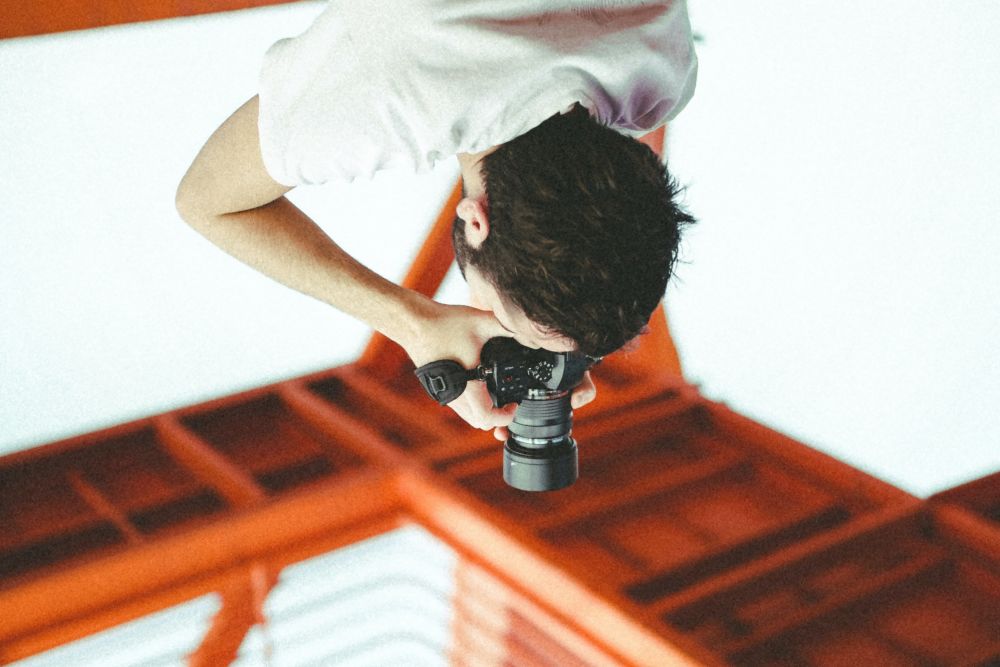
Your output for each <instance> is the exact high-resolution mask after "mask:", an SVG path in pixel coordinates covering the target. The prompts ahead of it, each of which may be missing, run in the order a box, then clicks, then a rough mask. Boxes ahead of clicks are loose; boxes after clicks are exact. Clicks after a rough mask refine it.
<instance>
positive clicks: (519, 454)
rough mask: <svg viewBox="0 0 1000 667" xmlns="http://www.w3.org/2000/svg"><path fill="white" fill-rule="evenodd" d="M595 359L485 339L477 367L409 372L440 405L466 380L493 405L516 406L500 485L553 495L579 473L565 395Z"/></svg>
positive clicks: (440, 364) (439, 365)
mask: <svg viewBox="0 0 1000 667" xmlns="http://www.w3.org/2000/svg"><path fill="white" fill-rule="evenodd" d="M597 361H599V359H595V358H593V357H588V356H586V355H584V354H581V353H579V352H550V351H549V350H534V349H531V348H528V347H524V346H523V345H521V344H520V343H518V342H517V341H515V340H514V339H513V338H491V339H490V340H488V341H486V344H485V345H483V349H482V351H481V352H480V365H479V366H478V367H477V368H474V369H471V370H466V369H464V368H462V367H461V366H460V365H459V364H458V363H457V362H455V361H451V360H448V359H442V360H439V361H433V362H431V363H429V364H425V365H424V366H421V367H420V368H418V369H416V371H415V372H416V375H417V378H419V379H420V383H421V384H422V385H423V387H424V389H425V390H426V391H427V393H428V394H430V396H431V398H433V399H434V400H436V401H437V402H438V403H440V404H441V405H447V404H448V403H450V402H451V401H453V400H455V399H456V398H458V397H459V396H460V395H461V394H462V392H463V391H465V387H466V384H467V383H468V382H469V381H470V380H481V381H483V382H485V383H486V389H487V391H488V392H489V394H490V397H491V398H492V399H493V406H494V407H498V408H499V407H503V406H504V405H509V404H510V403H517V404H518V405H517V409H516V410H515V411H514V421H513V422H512V423H511V424H510V426H509V427H508V428H507V430H508V431H509V432H510V437H509V438H508V439H507V442H505V443H504V453H503V478H504V481H506V482H507V483H508V484H509V485H511V486H513V487H514V488H516V489H521V490H522V491H554V490H556V489H561V488H564V487H567V486H569V485H570V484H572V483H573V482H575V481H576V479H577V477H578V475H579V464H578V459H577V450H576V441H575V440H573V438H572V436H571V433H572V430H573V408H572V407H571V405H570V395H571V393H572V391H573V388H574V387H576V386H577V385H579V384H580V383H581V382H582V381H583V376H584V374H585V373H586V372H587V370H588V369H589V368H590V367H591V366H592V365H593V364H594V363H596V362H597Z"/></svg>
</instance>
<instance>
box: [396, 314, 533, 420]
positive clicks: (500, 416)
mask: <svg viewBox="0 0 1000 667" xmlns="http://www.w3.org/2000/svg"><path fill="white" fill-rule="evenodd" d="M498 336H510V332H509V331H507V330H506V329H504V328H503V326H501V324H500V323H499V322H498V321H497V319H496V318H495V317H494V316H493V313H490V312H489V311H484V310H477V309H475V308H469V307H467V306H449V305H444V304H440V303H437V302H434V301H427V302H425V303H424V304H423V307H422V308H421V314H420V317H419V326H418V327H417V333H416V334H414V335H413V336H412V337H411V339H409V340H405V341H401V344H402V346H403V349H404V350H406V353H407V354H408V355H409V356H410V359H412V360H413V363H414V364H416V365H417V366H418V367H420V366H423V365H424V364H428V363H430V362H432V361H438V360H439V359H452V360H454V361H457V362H458V363H459V364H461V365H462V367H463V368H470V369H471V368H475V367H476V366H478V365H479V353H480V352H481V351H482V349H483V345H484V344H485V343H486V341H488V340H489V339H490V338H496V337H498ZM448 407H449V408H451V409H452V410H454V411H455V412H456V413H457V414H458V416H459V417H461V418H462V419H464V420H465V421H466V422H468V424H469V425H470V426H472V427H474V428H478V429H481V430H483V431H489V430H491V429H495V430H500V429H502V430H503V431H504V432H506V430H507V429H506V426H507V425H508V424H510V422H511V420H513V419H514V410H515V409H516V408H517V406H516V405H513V404H511V405H508V406H506V407H504V408H494V407H493V401H492V400H491V399H490V395H489V392H488V391H486V385H485V384H483V383H482V382H478V381H471V382H469V384H468V385H466V387H465V391H464V392H462V395H461V396H459V397H458V398H456V399H455V400H453V401H452V402H451V403H449V404H448ZM504 439H506V435H505V436H504Z"/></svg>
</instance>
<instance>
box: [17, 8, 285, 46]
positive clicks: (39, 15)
mask: <svg viewBox="0 0 1000 667" xmlns="http://www.w3.org/2000/svg"><path fill="white" fill-rule="evenodd" d="M292 1H293V0H7V1H6V2H5V3H4V7H3V20H2V21H0V39H6V38H10V37H26V36H29V35H43V34H48V33H54V32H66V31H68V30H86V29H89V28H101V27H104V26H110V25H118V24H122V23H137V22H140V21H155V20H159V19H169V18H175V17H178V16H194V15H198V14H211V13H215V12H225V11H232V10H236V9H248V8H250V7H262V6H266V5H280V4H287V3H289V2H292Z"/></svg>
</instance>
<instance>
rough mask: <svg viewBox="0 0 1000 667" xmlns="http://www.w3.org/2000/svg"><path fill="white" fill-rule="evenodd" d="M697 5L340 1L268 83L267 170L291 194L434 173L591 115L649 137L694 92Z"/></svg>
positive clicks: (269, 66)
mask: <svg viewBox="0 0 1000 667" xmlns="http://www.w3.org/2000/svg"><path fill="white" fill-rule="evenodd" d="M697 68H698V63H697V58H696V57H695V52H694V46H693V43H692V38H691V27H690V24H689V21H688V15H687V7H686V5H685V2H684V0H673V1H670V0H661V1H660V2H643V1H640V0H617V1H616V0H603V1H602V0H351V1H343V0H331V2H330V3H329V5H328V6H327V7H326V8H325V9H324V11H323V13H322V14H321V15H320V16H319V17H318V18H317V20H316V21H315V22H314V23H313V24H312V26H310V27H309V29H308V30H306V31H305V32H304V33H303V34H301V35H299V36H298V37H295V38H289V39H282V40H280V41H278V42H276V43H275V44H274V45H273V46H272V47H271V48H270V49H269V50H268V51H267V54H266V55H265V57H264V63H263V67H262V70H261V78H260V122H259V128H260V142H261V150H262V153H263V157H264V164H265V166H266V167H267V170H268V172H269V173H270V174H271V176H272V177H273V178H274V179H275V180H277V181H278V182H280V183H284V184H285V185H299V184H304V183H322V182H324V181H328V180H348V181H350V180H354V179H355V178H359V177H363V178H370V177H371V176H372V175H373V174H374V173H375V172H377V171H379V170H382V169H389V168H395V167H405V168H408V169H410V170H413V171H416V172H423V171H426V170H428V169H430V168H431V167H433V166H434V163H435V162H436V161H438V160H440V159H443V158H447V157H450V156H452V155H455V154H456V153H475V152H479V151H482V150H485V149H487V148H490V147H491V146H495V145H498V144H501V143H504V142H507V141H510V140H511V139H514V138H515V137H517V136H519V135H521V134H524V133H525V132H527V131H529V130H531V129H533V128H535V127H537V126H538V125H540V124H541V123H542V122H543V121H544V120H545V119H547V118H549V117H550V116H552V115H553V114H556V113H560V112H565V111H567V110H569V109H570V108H572V107H573V105H574V104H575V103H577V102H579V103H580V104H582V105H583V106H584V107H586V108H587V109H588V110H589V111H590V113H591V115H592V116H594V117H596V118H598V119H600V120H601V121H603V122H605V123H606V124H608V125H610V126H612V127H614V128H616V129H617V130H619V131H621V132H623V133H626V134H629V135H632V136H638V135H641V134H644V133H646V132H648V131H649V130H652V129H655V128H656V127H658V126H660V125H662V124H663V123H664V122H666V121H667V120H669V119H671V118H673V117H674V116H675V115H677V114H678V113H679V112H680V110H681V109H682V108H683V107H684V105H685V104H687V101H688V100H689V99H690V98H691V95H692V94H693V93H694V87H695V80H696V77H697Z"/></svg>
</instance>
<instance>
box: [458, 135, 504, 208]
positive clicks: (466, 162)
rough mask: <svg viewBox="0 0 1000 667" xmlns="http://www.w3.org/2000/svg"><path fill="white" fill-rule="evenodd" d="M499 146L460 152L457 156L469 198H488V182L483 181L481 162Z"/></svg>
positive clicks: (466, 194) (463, 183)
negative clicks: (478, 150)
mask: <svg viewBox="0 0 1000 667" xmlns="http://www.w3.org/2000/svg"><path fill="white" fill-rule="evenodd" d="M497 148H498V147H497V146H493V147H492V148H487V149H486V150H484V151H480V152H479V153H459V154H458V155H456V156H455V157H457V158H458V166H459V169H461V171H462V185H463V188H464V191H465V196H466V197H468V198H469V199H480V200H481V199H485V198H486V183H485V182H484V181H483V175H482V171H481V166H482V165H481V164H480V162H481V160H482V159H483V158H484V157H486V156H487V155H489V154H490V153H492V152H493V151H495V150H496V149H497Z"/></svg>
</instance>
